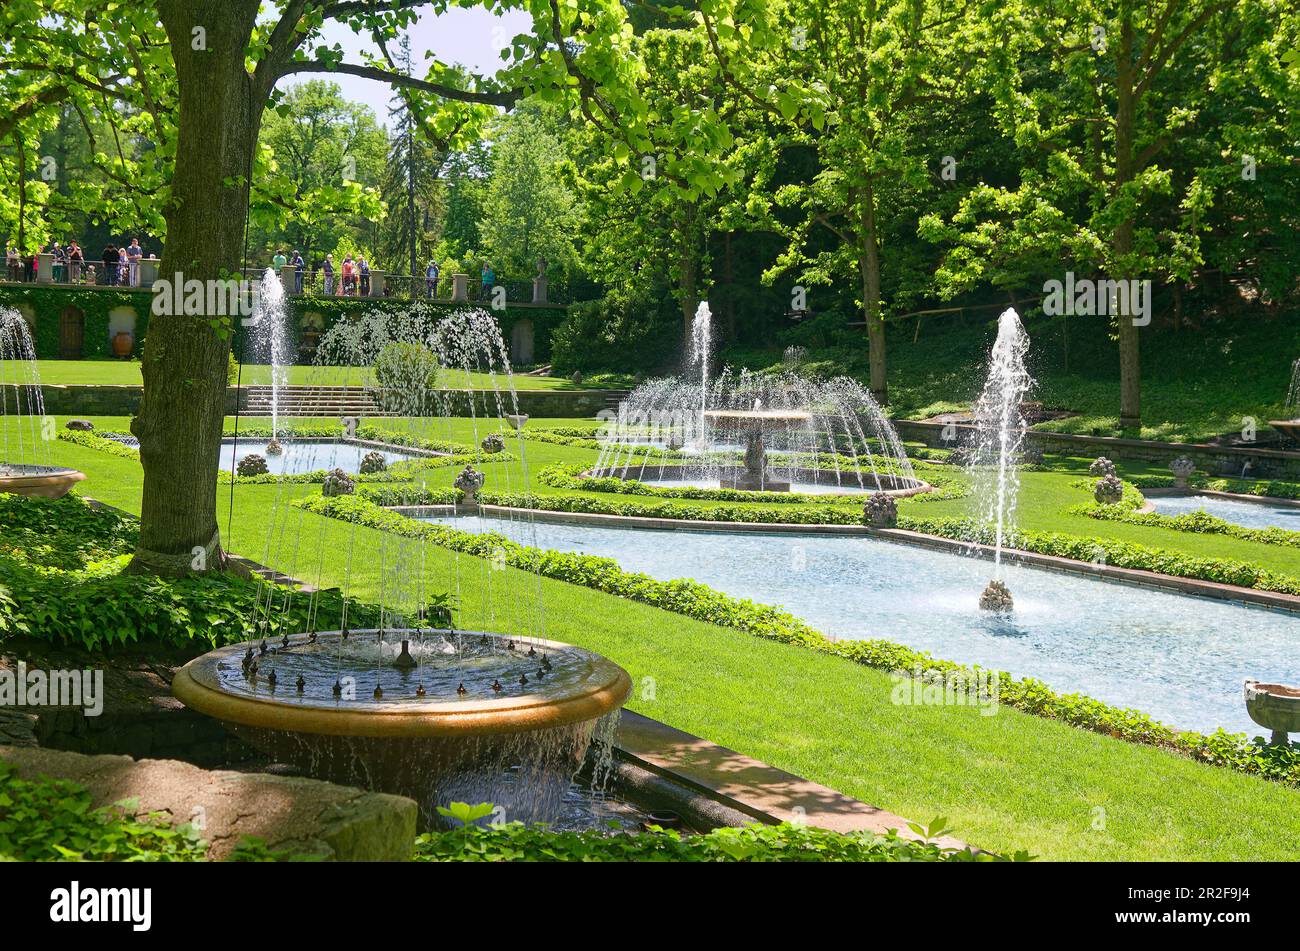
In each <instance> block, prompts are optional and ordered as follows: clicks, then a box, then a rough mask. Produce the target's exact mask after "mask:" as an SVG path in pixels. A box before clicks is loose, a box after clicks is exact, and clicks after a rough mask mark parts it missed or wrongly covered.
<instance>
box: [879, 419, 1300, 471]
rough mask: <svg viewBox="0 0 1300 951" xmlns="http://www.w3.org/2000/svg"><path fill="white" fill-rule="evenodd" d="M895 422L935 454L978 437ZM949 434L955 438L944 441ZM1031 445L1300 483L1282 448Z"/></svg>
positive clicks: (1106, 441)
mask: <svg viewBox="0 0 1300 951" xmlns="http://www.w3.org/2000/svg"><path fill="white" fill-rule="evenodd" d="M893 422H894V428H895V429H896V430H898V434H899V435H900V436H902V437H903V438H904V439H907V440H911V441H914V442H921V443H924V444H925V445H927V446H930V447H932V448H936V449H951V448H952V447H953V446H954V445H970V444H972V443H973V442H974V437H975V432H976V429H975V427H974V426H971V425H969V424H963V423H928V422H920V421H918V420H910V419H899V420H894V421H893ZM945 433H947V434H948V435H950V436H951V437H953V438H951V439H950V440H945V439H944V435H945ZM1027 441H1028V443H1029V444H1030V445H1032V446H1034V447H1035V448H1037V449H1041V450H1042V451H1044V452H1055V453H1064V454H1068V455H1072V456H1081V457H1088V456H1105V457H1106V458H1108V459H1115V460H1123V461H1126V462H1148V463H1151V464H1153V465H1156V466H1160V467H1164V466H1167V465H1169V463H1170V462H1172V461H1173V460H1174V459H1177V458H1178V457H1179V456H1187V457H1188V458H1189V459H1191V460H1192V461H1193V462H1195V463H1196V466H1197V468H1199V469H1203V470H1205V471H1206V472H1209V473H1210V474H1212V475H1216V476H1231V477H1233V478H1240V477H1241V474H1242V469H1243V467H1244V466H1245V465H1246V464H1247V463H1250V471H1249V473H1248V478H1255V479H1280V480H1282V481H1286V482H1296V481H1300V452H1289V451H1283V450H1280V449H1263V448H1260V449H1250V448H1246V447H1240V446H1215V445H1209V444H1205V443H1176V442H1154V441H1152V440H1146V439H1122V438H1119V437H1116V436H1081V435H1075V434H1073V433H1048V432H1042V431H1041V430H1036V429H1031V430H1030V431H1029V434H1028V440H1027Z"/></svg>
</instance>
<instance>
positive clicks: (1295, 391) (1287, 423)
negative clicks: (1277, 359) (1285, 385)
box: [1268, 359, 1300, 443]
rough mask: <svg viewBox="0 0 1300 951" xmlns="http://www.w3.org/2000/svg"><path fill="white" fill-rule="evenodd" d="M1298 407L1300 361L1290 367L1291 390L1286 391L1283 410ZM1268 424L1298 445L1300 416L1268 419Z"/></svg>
mask: <svg viewBox="0 0 1300 951" xmlns="http://www.w3.org/2000/svg"><path fill="white" fill-rule="evenodd" d="M1297 407H1300V359H1297V360H1296V361H1295V363H1293V364H1292V365H1291V388H1290V389H1289V390H1287V394H1286V403H1285V404H1284V407H1283V408H1285V409H1295V408H1297ZM1268 424H1269V425H1270V426H1272V427H1273V429H1275V430H1276V431H1277V432H1279V433H1281V434H1282V436H1283V437H1284V438H1286V439H1288V440H1290V441H1291V442H1293V443H1300V416H1293V417H1291V418H1290V419H1270V420H1269V421H1268Z"/></svg>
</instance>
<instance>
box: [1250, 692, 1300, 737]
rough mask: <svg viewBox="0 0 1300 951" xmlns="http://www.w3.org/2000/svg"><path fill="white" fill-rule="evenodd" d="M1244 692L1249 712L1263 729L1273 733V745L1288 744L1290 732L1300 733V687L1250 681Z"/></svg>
mask: <svg viewBox="0 0 1300 951" xmlns="http://www.w3.org/2000/svg"><path fill="white" fill-rule="evenodd" d="M1244 693H1245V697H1246V712H1247V713H1249V714H1250V718H1251V719H1252V720H1254V721H1255V722H1256V723H1258V724H1259V725H1260V726H1262V727H1264V728H1265V729H1267V730H1272V731H1273V736H1272V737H1271V740H1270V741H1271V742H1272V743H1275V744H1279V745H1285V744H1286V743H1287V742H1288V740H1287V734H1288V733H1300V687H1288V686H1285V685H1283V684H1262V683H1260V682H1259V681H1258V680H1247V681H1246V684H1245V690H1244Z"/></svg>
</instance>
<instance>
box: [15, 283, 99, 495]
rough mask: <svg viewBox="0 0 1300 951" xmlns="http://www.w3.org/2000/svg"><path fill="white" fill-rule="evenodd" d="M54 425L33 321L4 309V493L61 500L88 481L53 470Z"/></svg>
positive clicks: (75, 473)
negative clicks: (48, 413) (29, 324)
mask: <svg viewBox="0 0 1300 951" xmlns="http://www.w3.org/2000/svg"><path fill="white" fill-rule="evenodd" d="M53 422H54V421H53V420H52V419H49V418H47V417H46V415H45V394H44V393H43V392H42V391H41V373H40V370H39V369H38V367H37V363H36V347H35V344H34V343H33V342H32V335H31V331H30V330H29V329H28V327H27V321H26V320H24V319H23V315H22V314H20V313H19V312H18V311H16V310H14V309H13V308H12V307H0V432H2V433H3V436H0V438H2V439H3V443H2V444H0V451H2V454H0V492H12V493H15V494H18V495H33V496H42V497H45V498H58V497H59V496H61V495H64V494H66V493H67V491H68V490H69V489H70V488H72V485H73V483H75V482H80V481H81V480H82V479H84V478H85V476H84V475H83V474H81V473H80V472H78V471H76V470H75V469H66V468H63V467H60V466H52V465H50V464H49V462H50V451H49V445H50V440H52V439H53V438H54V434H53V431H52V427H53Z"/></svg>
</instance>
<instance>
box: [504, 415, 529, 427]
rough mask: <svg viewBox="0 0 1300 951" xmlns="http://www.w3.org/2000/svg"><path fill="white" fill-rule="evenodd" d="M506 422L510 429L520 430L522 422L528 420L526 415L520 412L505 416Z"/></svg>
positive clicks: (522, 425)
mask: <svg viewBox="0 0 1300 951" xmlns="http://www.w3.org/2000/svg"><path fill="white" fill-rule="evenodd" d="M506 422H507V423H509V424H510V428H511V429H514V430H520V429H523V428H524V424H525V423H527V422H528V417H527V416H525V415H523V414H522V413H511V414H510V415H509V416H507V417H506Z"/></svg>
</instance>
